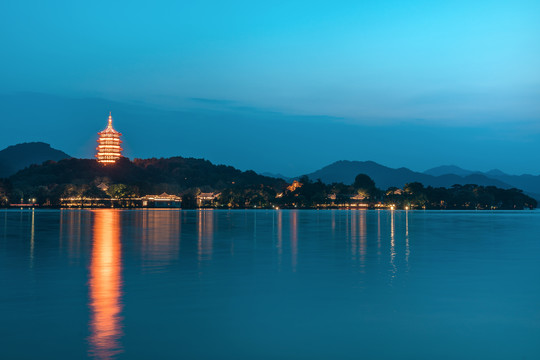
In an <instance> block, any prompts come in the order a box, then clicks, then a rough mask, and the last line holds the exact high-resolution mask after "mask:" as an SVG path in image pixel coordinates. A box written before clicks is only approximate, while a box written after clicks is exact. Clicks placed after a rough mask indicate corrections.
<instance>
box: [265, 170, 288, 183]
mask: <svg viewBox="0 0 540 360" xmlns="http://www.w3.org/2000/svg"><path fill="white" fill-rule="evenodd" d="M261 175H262V176H268V177H273V178H276V179H282V180H285V181H287V182H291V181H292V179H294V178H291V177H288V176H285V175H282V174H274V173H271V172H263V173H261Z"/></svg>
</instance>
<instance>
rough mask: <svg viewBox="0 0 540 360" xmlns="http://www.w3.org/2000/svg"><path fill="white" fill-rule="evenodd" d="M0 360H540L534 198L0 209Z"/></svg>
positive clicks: (538, 224) (539, 224)
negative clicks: (410, 204)
mask: <svg viewBox="0 0 540 360" xmlns="http://www.w3.org/2000/svg"><path fill="white" fill-rule="evenodd" d="M0 286H1V287H0V358H2V359H38V358H39V359H62V358H65V359H79V358H85V357H90V358H97V359H109V358H126V359H128V358H129V359H167V358H169V359H540V212H538V211H523V212H522V211H519V212H450V211H446V212H436V211H434V212H429V211H408V212H405V211H264V210H261V211H253V210H252V211H179V210H170V211H169V210H163V211H159V210H133V211H130V210H124V211H122V210H113V209H106V210H95V211H91V210H81V211H79V210H61V211H46V210H41V211H38V210H36V211H32V210H21V211H19V210H6V211H0Z"/></svg>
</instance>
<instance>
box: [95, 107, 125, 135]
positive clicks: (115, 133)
mask: <svg viewBox="0 0 540 360" xmlns="http://www.w3.org/2000/svg"><path fill="white" fill-rule="evenodd" d="M98 134H99V135H107V134H114V135H118V136H120V135H122V134H121V133H120V132H118V131H116V130H114V128H113V127H112V115H111V113H110V112H109V124H108V125H107V127H106V128H105V130H103V131H100V132H99V133H98Z"/></svg>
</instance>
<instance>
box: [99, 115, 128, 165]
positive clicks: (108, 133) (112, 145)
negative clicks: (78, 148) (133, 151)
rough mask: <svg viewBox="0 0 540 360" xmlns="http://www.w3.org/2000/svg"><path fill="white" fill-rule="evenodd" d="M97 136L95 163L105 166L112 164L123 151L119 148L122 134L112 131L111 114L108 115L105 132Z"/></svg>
mask: <svg viewBox="0 0 540 360" xmlns="http://www.w3.org/2000/svg"><path fill="white" fill-rule="evenodd" d="M98 135H99V139H98V140H97V141H98V147H97V148H96V150H97V154H96V158H97V161H98V162H100V163H102V164H105V165H107V164H114V163H115V162H116V160H118V159H120V158H121V157H122V150H123V149H122V148H121V147H120V144H121V143H122V140H120V136H122V134H121V133H119V132H118V131H116V130H114V129H113V127H112V116H111V113H109V125H107V128H106V129H105V130H103V131H101V132H99V133H98Z"/></svg>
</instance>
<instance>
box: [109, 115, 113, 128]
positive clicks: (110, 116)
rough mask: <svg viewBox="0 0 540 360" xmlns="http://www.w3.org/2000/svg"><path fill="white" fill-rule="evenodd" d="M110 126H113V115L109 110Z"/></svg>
mask: <svg viewBox="0 0 540 360" xmlns="http://www.w3.org/2000/svg"><path fill="white" fill-rule="evenodd" d="M109 127H110V128H112V115H111V112H110V111H109Z"/></svg>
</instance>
